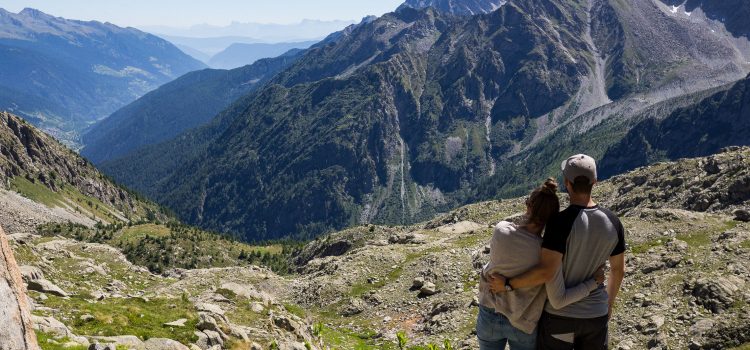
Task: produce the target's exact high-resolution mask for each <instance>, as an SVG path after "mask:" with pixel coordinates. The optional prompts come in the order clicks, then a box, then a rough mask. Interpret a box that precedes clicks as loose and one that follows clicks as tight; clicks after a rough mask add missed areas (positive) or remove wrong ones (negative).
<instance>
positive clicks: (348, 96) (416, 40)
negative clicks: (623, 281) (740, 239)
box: [102, 0, 750, 240]
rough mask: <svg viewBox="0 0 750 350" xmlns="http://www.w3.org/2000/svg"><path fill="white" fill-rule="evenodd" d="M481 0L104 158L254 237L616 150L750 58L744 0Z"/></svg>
mask: <svg viewBox="0 0 750 350" xmlns="http://www.w3.org/2000/svg"><path fill="white" fill-rule="evenodd" d="M455 4H464V5H466V6H458V7H456V6H454V5H455ZM472 4H474V2H472V1H467V2H460V1H459V2H440V1H437V2H410V3H409V4H407V5H411V6H406V5H405V6H402V7H401V8H400V9H399V10H397V11H396V12H394V13H390V14H386V15H384V16H382V17H380V18H378V19H375V20H373V21H370V22H367V23H363V24H362V25H359V26H356V27H354V28H352V29H351V30H350V31H349V32H348V33H347V34H346V35H344V36H343V37H342V38H340V39H338V40H335V41H331V42H328V43H325V44H321V45H316V46H314V47H313V48H311V49H309V50H307V51H305V52H304V53H303V54H302V56H301V57H300V58H298V59H297V60H296V61H295V62H294V63H293V64H291V65H290V66H289V67H286V68H285V69H283V70H281V71H280V72H279V73H278V74H277V75H276V76H275V77H274V78H273V79H271V80H270V81H269V82H268V83H266V84H265V85H264V86H263V87H262V88H259V89H256V90H255V91H253V92H251V93H249V94H248V95H246V96H245V97H243V98H242V99H240V100H238V101H237V102H236V103H235V104H234V105H233V106H232V107H230V108H228V109H227V110H225V111H223V112H222V113H219V114H218V116H217V117H216V118H215V119H214V120H213V121H211V122H210V123H208V124H207V125H205V126H204V127H201V128H198V129H194V130H189V131H187V132H186V133H185V134H182V135H180V136H178V137H176V138H174V139H172V140H170V141H167V142H165V143H163V144H158V145H152V146H148V147H146V148H143V149H141V150H138V151H136V152H134V153H131V154H129V155H126V156H124V157H122V158H120V159H115V160H107V161H105V162H104V163H103V164H102V166H103V169H105V171H106V172H107V173H109V174H110V175H112V176H114V177H115V178H116V179H118V180H119V181H122V182H123V183H125V184H127V185H129V186H132V187H133V188H136V189H138V190H139V191H143V192H144V193H146V194H147V195H149V196H150V197H151V198H153V199H155V200H156V201H158V202H159V203H162V204H165V205H167V206H168V207H170V208H172V209H173V210H175V212H177V213H178V215H180V217H181V218H183V219H184V220H186V221H188V222H190V223H193V224H197V225H200V226H202V227H206V228H210V229H213V230H218V231H228V232H235V233H238V234H241V235H243V236H244V237H246V238H247V239H251V240H252V239H265V238H273V237H283V236H288V235H294V236H298V237H310V236H315V235H318V234H320V233H322V232H325V231H327V230H330V229H334V228H341V227H345V226H349V225H353V224H357V223H363V222H365V223H366V222H373V223H404V224H405V223H410V222H414V221H418V220H421V219H424V218H426V217H429V216H431V215H433V214H435V213H437V212H441V211H444V210H447V209H449V208H451V207H454V206H456V205H459V204H461V203H465V202H467V201H474V200H481V199H486V198H492V197H497V196H501V197H504V196H510V195H518V194H519V193H522V192H525V191H526V190H527V189H528V188H529V186H531V185H533V184H534V183H536V182H537V181H536V180H537V179H538V178H542V177H546V176H549V175H552V174H556V173H557V171H556V169H555V167H554V164H559V161H557V160H559V159H561V158H563V157H564V156H566V153H568V152H575V151H586V152H589V153H591V154H592V155H594V156H597V158H601V157H603V156H604V154H605V152H606V151H607V150H608V149H609V148H610V147H611V146H612V145H614V144H616V143H617V142H619V141H620V140H621V139H622V138H623V137H625V136H626V134H627V132H628V130H629V129H631V128H633V127H634V126H635V125H637V124H638V123H640V122H642V121H643V120H645V119H649V118H664V116H665V115H669V113H672V112H674V110H675V109H677V108H679V107H684V108H686V109H690V108H694V105H695V104H696V103H699V102H700V101H701V100H702V99H704V98H707V97H709V96H710V95H711V93H715V92H718V91H720V90H722V89H728V88H729V87H730V86H729V85H727V84H731V83H732V82H734V81H737V80H739V79H742V78H744V77H745V76H746V75H747V73H748V71H750V65H748V57H750V55H749V54H750V51H748V48H749V47H750V46H748V40H747V37H744V36H742V35H739V34H738V33H742V31H743V30H744V29H743V28H742V26H738V25H728V24H725V23H724V22H722V20H721V19H724V18H728V17H727V16H726V15H727V14H726V13H724V12H722V11H726V10H725V9H726V8H731V7H729V6H727V7H721V8H712V7H706V8H705V10H704V8H703V7H690V4H678V5H675V4H669V3H663V2H660V1H652V0H638V1H632V2H629V3H628V4H623V3H621V2H617V1H608V0H592V1H590V2H588V1H587V2H576V1H563V0H556V1H541V2H540V1H521V2H509V3H506V4H504V5H503V6H500V7H497V6H499V4H497V3H487V2H485V4H487V7H486V12H489V11H492V10H493V9H495V8H497V9H496V10H494V11H492V12H489V13H486V14H478V15H470V14H468V13H467V10H466V9H467V8H471V5H472ZM493 4H494V5H493ZM417 5H419V6H429V8H414V7H415V6H417ZM419 6H417V7H419ZM746 6H747V5H745V4H742V3H741V2H738V3H737V4H736V8H738V9H741V8H744V7H746ZM722 9H723V10H722ZM733 141H736V140H733ZM726 142H729V140H728V139H727V140H719V141H717V145H718V144H722V143H726ZM613 152H614V151H613ZM576 153H577V152H576ZM612 157H613V156H612V155H610V156H609V158H610V159H613V158H612ZM167 158H168V159H167ZM605 163H606V162H605Z"/></svg>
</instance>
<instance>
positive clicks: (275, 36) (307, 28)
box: [141, 19, 356, 42]
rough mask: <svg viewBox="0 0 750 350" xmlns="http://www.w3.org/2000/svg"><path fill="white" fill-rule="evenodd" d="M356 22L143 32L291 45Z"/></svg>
mask: <svg viewBox="0 0 750 350" xmlns="http://www.w3.org/2000/svg"><path fill="white" fill-rule="evenodd" d="M354 23H356V22H355V21H342V20H333V21H320V20H312V19H305V20H302V21H300V22H298V23H291V24H277V23H243V22H232V23H231V24H229V25H228V26H216V25H210V24H199V25H194V26H191V27H190V28H172V27H165V26H142V27H141V29H143V30H145V31H147V32H150V33H156V34H159V35H167V36H180V37H190V38H215V37H228V36H235V37H246V38H253V39H255V40H257V41H262V42H282V41H285V42H291V41H308V40H313V39H318V38H322V37H325V36H326V35H328V34H330V33H333V32H336V31H339V30H342V29H343V28H346V27H347V26H349V25H352V24H354Z"/></svg>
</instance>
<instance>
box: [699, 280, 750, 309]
mask: <svg viewBox="0 0 750 350" xmlns="http://www.w3.org/2000/svg"><path fill="white" fill-rule="evenodd" d="M738 283H742V281H741V280H739V281H734V280H730V279H729V278H725V277H718V278H711V279H709V278H701V279H698V280H697V281H695V282H693V283H692V286H689V291H690V292H691V294H692V295H693V296H694V297H695V299H696V302H697V303H698V304H700V305H703V307H705V308H706V309H708V310H711V312H713V313H720V312H721V311H723V310H726V309H727V308H729V307H731V306H732V304H733V303H734V294H735V292H737V291H738V290H740V287H741V286H738V285H737V284H738Z"/></svg>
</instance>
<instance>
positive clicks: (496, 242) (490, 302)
mask: <svg viewBox="0 0 750 350" xmlns="http://www.w3.org/2000/svg"><path fill="white" fill-rule="evenodd" d="M559 211H560V201H559V199H558V198H557V182H555V180H554V179H548V180H547V181H545V182H544V184H543V185H542V186H540V187H539V188H537V189H535V190H534V191H532V192H531V194H530V195H529V197H528V199H527V200H526V215H525V217H524V220H523V221H522V223H521V224H518V225H517V224H514V223H511V222H507V221H503V222H500V223H499V224H497V226H495V232H494V234H493V236H492V241H491V242H490V261H489V263H487V265H486V266H485V267H484V269H483V270H482V278H481V281H480V283H479V301H480V305H479V316H478V318H477V338H478V340H479V348H480V350H489V349H492V350H501V349H505V345H506V344H509V345H510V348H511V349H512V350H517V349H518V350H524V349H535V348H536V325H537V323H538V322H539V318H540V317H541V315H542V311H543V310H544V304H545V302H546V300H548V299H549V302H550V303H551V304H552V306H554V307H555V308H561V307H563V306H565V305H568V304H571V303H574V302H576V301H579V300H581V299H583V298H584V297H586V296H587V295H588V294H589V293H590V292H591V291H593V290H595V289H596V288H598V287H599V285H600V284H601V283H603V282H604V270H603V267H602V268H600V269H599V271H597V273H596V274H595V278H592V279H590V280H588V281H585V282H584V283H581V284H580V285H577V286H574V287H572V288H568V289H566V288H565V283H564V281H563V276H562V270H561V269H560V270H558V271H557V274H556V275H555V277H554V278H553V279H552V280H551V281H550V282H548V283H547V284H546V285H541V286H537V287H531V288H521V289H517V290H514V291H511V292H507V293H497V294H493V293H492V292H491V291H490V286H489V282H488V279H487V277H488V276H491V275H493V274H499V275H503V276H516V275H519V274H521V273H523V272H526V271H527V270H528V269H530V268H532V267H534V266H535V265H536V264H537V263H538V262H539V256H540V254H541V245H542V231H543V230H544V226H545V224H546V223H547V221H549V219H550V218H551V217H552V216H553V215H556V214H557V213H558V212H559Z"/></svg>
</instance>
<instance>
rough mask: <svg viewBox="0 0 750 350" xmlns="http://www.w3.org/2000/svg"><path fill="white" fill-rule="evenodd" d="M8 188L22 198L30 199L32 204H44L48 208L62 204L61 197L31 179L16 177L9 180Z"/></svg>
mask: <svg viewBox="0 0 750 350" xmlns="http://www.w3.org/2000/svg"><path fill="white" fill-rule="evenodd" d="M10 188H11V189H12V190H13V191H16V192H18V193H20V194H21V195H22V196H24V197H26V198H28V199H31V200H32V201H34V202H37V203H41V204H44V205H46V206H48V207H50V208H54V207H60V206H62V203H63V201H64V200H63V197H62V196H61V195H60V194H59V193H56V192H54V191H52V190H50V189H49V188H47V186H44V185H43V184H41V183H39V182H37V181H36V180H34V179H32V180H29V179H27V178H25V177H23V176H16V177H14V178H12V179H11V180H10Z"/></svg>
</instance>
